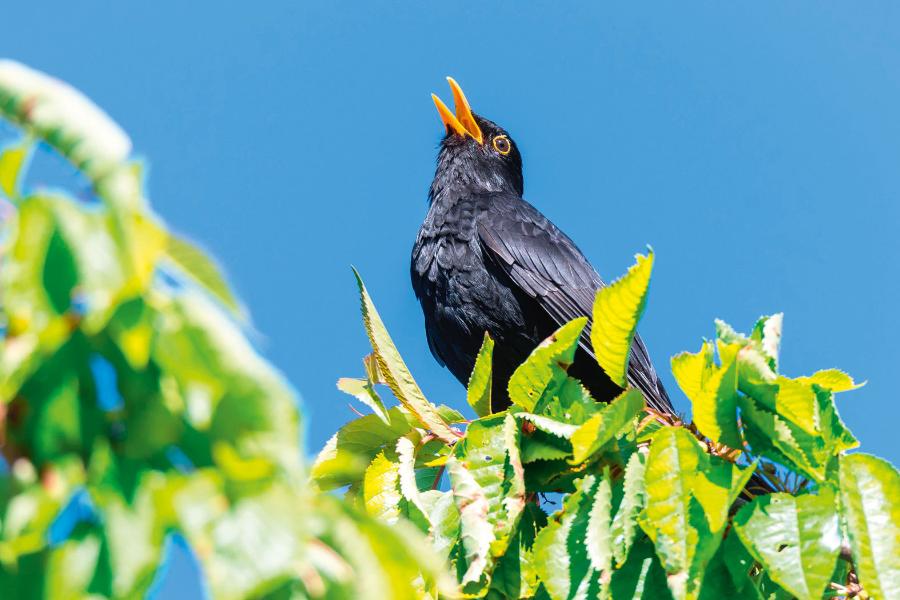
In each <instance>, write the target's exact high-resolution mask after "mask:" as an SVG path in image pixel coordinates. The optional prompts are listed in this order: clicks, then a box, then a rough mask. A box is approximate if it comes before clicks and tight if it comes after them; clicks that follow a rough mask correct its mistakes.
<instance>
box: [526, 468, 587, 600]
mask: <svg viewBox="0 0 900 600" xmlns="http://www.w3.org/2000/svg"><path fill="white" fill-rule="evenodd" d="M596 484H597V478H596V477H594V476H593V475H588V476H586V477H584V478H583V479H581V480H580V481H579V482H578V484H577V485H576V489H575V491H574V492H573V493H571V494H569V495H568V496H566V499H565V502H564V504H563V507H562V509H560V510H559V511H557V512H556V513H554V514H553V515H552V516H551V517H550V520H549V522H548V524H547V526H546V527H544V528H543V529H542V530H541V531H540V533H538V536H537V539H536V540H535V542H534V559H535V567H536V569H537V572H538V575H539V576H540V579H541V581H542V582H543V585H544V587H545V588H546V590H547V592H548V594H549V595H550V597H551V598H552V599H553V600H560V599H566V600H568V599H575V598H580V599H587V598H593V597H595V596H596V595H597V591H598V587H599V583H598V581H597V577H596V574H595V572H594V570H593V568H592V566H591V560H590V558H589V556H588V551H587V547H586V545H585V540H586V539H587V530H588V521H589V519H590V512H591V508H592V505H593V502H592V500H593V496H592V492H593V490H594V488H595V487H596Z"/></svg>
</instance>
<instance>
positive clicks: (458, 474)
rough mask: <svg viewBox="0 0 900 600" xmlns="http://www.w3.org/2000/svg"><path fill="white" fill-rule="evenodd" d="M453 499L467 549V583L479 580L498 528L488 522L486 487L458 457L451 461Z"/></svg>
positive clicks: (463, 579) (449, 465) (463, 582)
mask: <svg viewBox="0 0 900 600" xmlns="http://www.w3.org/2000/svg"><path fill="white" fill-rule="evenodd" d="M447 471H448V472H449V473H450V483H451V487H452V489H453V498H454V500H455V502H456V507H457V509H458V510H459V515H460V539H461V540H462V545H463V548H464V549H465V560H466V570H465V574H464V575H463V577H462V579H461V583H462V584H463V585H466V584H469V583H478V582H479V581H481V580H482V578H483V576H484V571H485V569H486V568H487V566H488V558H489V554H490V548H491V543H492V542H493V541H494V531H493V527H492V526H491V523H490V521H488V518H487V517H488V510H489V509H488V500H487V497H486V496H485V492H484V489H483V488H482V487H481V486H480V485H479V484H478V482H477V481H476V480H475V478H474V477H473V476H472V474H471V473H470V472H469V470H468V469H467V468H466V467H465V466H464V465H463V464H462V463H461V462H459V461H458V460H456V459H455V458H451V459H450V460H449V461H447Z"/></svg>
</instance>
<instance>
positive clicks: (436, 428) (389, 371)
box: [353, 269, 459, 443]
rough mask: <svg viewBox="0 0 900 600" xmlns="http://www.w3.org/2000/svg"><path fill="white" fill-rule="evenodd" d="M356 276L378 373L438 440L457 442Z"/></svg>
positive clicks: (364, 320) (360, 279)
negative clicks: (402, 356)
mask: <svg viewBox="0 0 900 600" xmlns="http://www.w3.org/2000/svg"><path fill="white" fill-rule="evenodd" d="M353 274H354V275H355V276H356V283H357V285H358V286H359V294H360V303H361V307H362V314H363V323H364V324H365V327H366V333H367V334H368V336H369V342H370V343H371V344H372V350H373V351H374V353H375V359H376V361H377V363H378V369H379V371H380V372H381V375H382V376H383V377H384V380H385V382H386V383H387V385H388V387H390V388H391V391H392V392H394V395H395V396H396V397H397V400H399V401H400V403H401V404H402V405H403V406H404V407H406V409H407V410H408V411H409V412H411V413H412V414H413V415H415V416H416V418H417V419H418V420H419V421H420V422H421V423H422V424H423V425H424V426H425V427H427V428H428V429H430V430H431V431H432V432H434V434H435V435H436V436H437V437H439V438H440V439H442V440H443V441H445V442H447V443H451V442H454V441H456V440H457V439H458V437H459V436H458V435H457V434H456V433H454V432H453V430H451V429H450V427H449V426H448V425H447V423H446V422H445V421H444V419H443V418H441V416H440V414H439V413H438V411H437V407H435V406H434V405H433V404H432V403H431V402H429V401H428V400H427V399H426V398H425V396H424V394H422V390H421V389H419V385H418V384H417V383H416V380H415V379H413V376H412V374H410V372H409V369H408V368H407V367H406V364H405V363H404V362H403V359H402V358H401V357H400V352H398V351H397V347H396V346H395V345H394V342H393V340H392V339H391V336H390V334H388V332H387V329H385V327H384V323H383V322H382V320H381V317H380V316H379V315H378V311H377V310H376V308H375V305H374V304H373V303H372V299H371V298H370V297H369V292H368V291H367V290H366V286H365V285H364V284H363V281H362V278H361V277H360V276H359V273H357V272H356V270H355V269H354V271H353Z"/></svg>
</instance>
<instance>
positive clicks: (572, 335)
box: [509, 317, 587, 411]
mask: <svg viewBox="0 0 900 600" xmlns="http://www.w3.org/2000/svg"><path fill="white" fill-rule="evenodd" d="M586 324H587V317H582V318H579V319H574V320H572V321H570V322H569V323H566V324H565V325H563V326H562V327H560V328H559V329H557V330H556V332H555V333H554V334H553V335H551V336H550V337H549V338H547V339H546V340H544V341H543V342H541V343H540V345H539V346H538V347H537V348H535V349H534V351H533V352H532V353H531V354H530V355H529V356H528V358H527V359H526V360H525V362H524V363H522V364H521V365H520V366H519V367H518V368H517V369H516V370H515V372H513V374H512V377H510V378H509V399H510V400H511V401H512V403H513V404H515V405H517V406H520V407H522V408H524V409H525V410H527V411H533V410H534V409H535V407H536V406H537V405H538V402H539V401H540V399H541V398H542V397H543V396H544V395H545V394H547V393H548V392H549V393H552V392H553V390H554V389H555V388H556V387H558V386H559V385H561V384H562V383H563V382H564V381H565V379H566V369H568V368H569V365H571V364H572V361H574V360H575V349H576V348H577V347H578V339H579V336H580V335H581V330H582V329H584V326H585V325H586Z"/></svg>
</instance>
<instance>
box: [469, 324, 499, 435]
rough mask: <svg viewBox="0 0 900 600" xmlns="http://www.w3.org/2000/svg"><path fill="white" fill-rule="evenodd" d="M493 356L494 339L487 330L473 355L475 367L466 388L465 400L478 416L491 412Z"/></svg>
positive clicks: (484, 415)
mask: <svg viewBox="0 0 900 600" xmlns="http://www.w3.org/2000/svg"><path fill="white" fill-rule="evenodd" d="M493 356H494V340H493V339H491V336H490V335H488V333H487V332H485V333H484V342H482V344H481V349H480V350H479V351H478V356H477V357H475V368H473V369H472V375H471V376H470V377H469V385H468V386H467V390H466V400H467V401H468V402H469V406H471V407H472V410H474V411H475V414H476V415H478V416H479V417H486V416H487V415H489V414H491V385H492V383H493V380H492V378H493V375H492V368H493V367H492V366H491V365H492V360H493Z"/></svg>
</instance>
